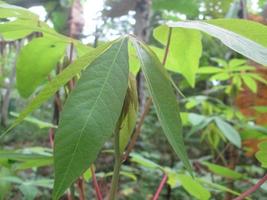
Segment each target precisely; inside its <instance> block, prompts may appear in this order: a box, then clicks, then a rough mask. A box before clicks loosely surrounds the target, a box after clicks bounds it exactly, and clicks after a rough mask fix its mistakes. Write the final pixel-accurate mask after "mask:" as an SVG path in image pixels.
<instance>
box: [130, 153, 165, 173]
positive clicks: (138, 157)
mask: <svg viewBox="0 0 267 200" xmlns="http://www.w3.org/2000/svg"><path fill="white" fill-rule="evenodd" d="M130 157H131V162H135V163H138V164H139V165H141V166H143V167H146V168H149V169H153V170H156V169H160V170H163V168H162V167H161V166H160V165H158V164H157V163H155V162H153V161H151V160H149V159H147V158H144V157H142V156H141V155H140V154H137V153H131V156H130Z"/></svg>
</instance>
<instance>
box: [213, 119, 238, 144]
mask: <svg viewBox="0 0 267 200" xmlns="http://www.w3.org/2000/svg"><path fill="white" fill-rule="evenodd" d="M215 122H216V124H217V126H218V128H219V129H220V131H221V132H222V133H223V135H224V136H225V137H226V138H227V139H228V140H229V141H230V142H231V143H232V144H234V145H235V146H237V147H238V148H240V147H241V138H240V135H239V133H238V132H237V131H236V130H235V129H234V128H233V127H232V126H231V125H230V124H228V123H226V122H225V121H223V120H222V119H220V118H218V117H216V118H215Z"/></svg>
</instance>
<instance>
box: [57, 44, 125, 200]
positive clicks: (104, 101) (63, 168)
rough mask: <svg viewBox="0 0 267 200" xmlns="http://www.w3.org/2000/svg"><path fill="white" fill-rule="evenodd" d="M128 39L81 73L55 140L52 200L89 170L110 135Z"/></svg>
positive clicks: (118, 107) (120, 100) (117, 110)
mask: <svg viewBox="0 0 267 200" xmlns="http://www.w3.org/2000/svg"><path fill="white" fill-rule="evenodd" d="M127 44H128V40H127V39H122V40H119V41H118V42H116V43H115V44H113V45H112V46H111V47H110V48H109V49H108V50H107V51H106V52H105V53H103V54H102V55H101V56H99V57H98V58H97V59H96V60H95V61H94V62H93V63H91V65H90V66H89V67H88V68H87V69H86V70H85V71H84V72H83V73H82V76H81V79H80V80H79V81H78V83H77V85H76V87H75V89H74V90H73V92H71V93H70V95H69V97H68V99H67V101H66V103H65V105H64V109H63V111H62V114H61V118H60V122H59V126H58V131H57V133H56V137H55V149H54V163H55V184H54V190H53V199H58V198H59V197H60V196H61V195H62V194H63V193H64V191H65V190H66V189H67V188H68V187H69V186H70V185H71V184H72V183H73V182H74V181H75V180H76V179H77V178H78V177H79V176H81V175H82V174H83V173H84V172H85V171H86V169H88V168H89V167H90V165H91V164H92V162H93V161H94V160H95V159H96V157H97V154H98V153H99V151H100V150H101V148H102V146H103V144H104V143H105V142H106V141H107V139H108V138H109V137H110V136H111V135H112V133H113V131H114V129H115V127H116V123H117V121H118V119H119V117H120V113H121V109H122V107H123V102H124V98H125V95H126V90H127V86H128V76H129V66H128V47H127Z"/></svg>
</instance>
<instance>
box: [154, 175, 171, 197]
mask: <svg viewBox="0 0 267 200" xmlns="http://www.w3.org/2000/svg"><path fill="white" fill-rule="evenodd" d="M167 179H168V176H167V174H164V176H163V178H162V179H161V182H160V184H159V187H158V189H157V191H156V193H155V194H154V196H153V199H152V200H158V198H159V195H160V193H161V191H162V189H163V187H164V185H165V183H166V181H167Z"/></svg>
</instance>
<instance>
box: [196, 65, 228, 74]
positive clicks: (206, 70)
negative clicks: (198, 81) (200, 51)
mask: <svg viewBox="0 0 267 200" xmlns="http://www.w3.org/2000/svg"><path fill="white" fill-rule="evenodd" d="M220 72H223V69H221V68H218V67H209V66H207V67H200V68H199V69H198V70H197V73H198V74H216V73H220Z"/></svg>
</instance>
